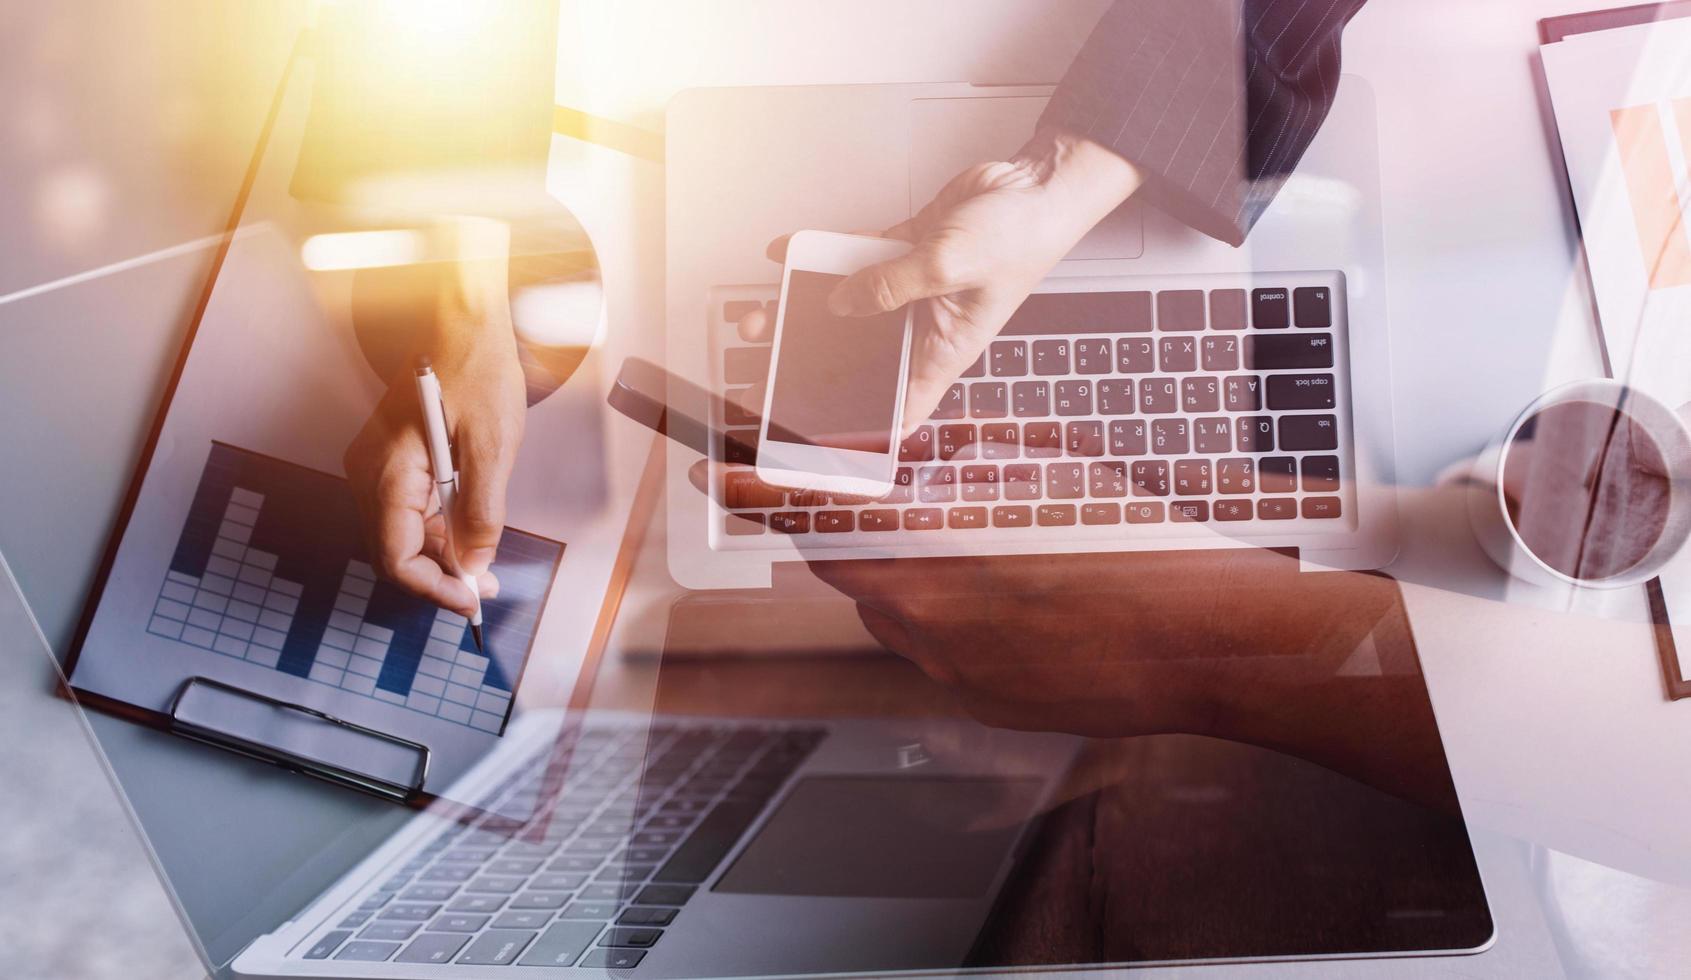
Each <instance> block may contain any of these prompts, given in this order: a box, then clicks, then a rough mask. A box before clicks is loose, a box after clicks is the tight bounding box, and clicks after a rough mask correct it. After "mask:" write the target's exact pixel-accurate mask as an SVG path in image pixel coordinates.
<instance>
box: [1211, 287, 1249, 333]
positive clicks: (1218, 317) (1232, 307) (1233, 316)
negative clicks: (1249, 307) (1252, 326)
mask: <svg viewBox="0 0 1691 980" xmlns="http://www.w3.org/2000/svg"><path fill="white" fill-rule="evenodd" d="M1210 329H1211V330H1243V329H1245V291H1244V290H1243V289H1216V290H1212V291H1211V292H1210Z"/></svg>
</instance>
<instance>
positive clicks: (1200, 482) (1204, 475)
mask: <svg viewBox="0 0 1691 980" xmlns="http://www.w3.org/2000/svg"><path fill="white" fill-rule="evenodd" d="M1210 491H1211V486H1210V463H1209V460H1207V459H1182V460H1178V461H1177V462H1175V464H1174V492H1175V493H1176V494H1178V495H1180V496H1182V497H1207V496H1209V494H1210Z"/></svg>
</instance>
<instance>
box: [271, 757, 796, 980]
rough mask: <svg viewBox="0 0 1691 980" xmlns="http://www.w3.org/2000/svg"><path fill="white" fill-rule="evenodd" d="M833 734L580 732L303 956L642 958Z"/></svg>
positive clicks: (508, 962) (609, 961) (504, 787)
mask: <svg viewBox="0 0 1691 980" xmlns="http://www.w3.org/2000/svg"><path fill="white" fill-rule="evenodd" d="M824 736H825V732H824V731H823V730H822V729H816V728H774V727H770V728H747V727H724V726H714V727H712V726H703V725H699V726H654V727H652V728H650V729H644V728H640V729H636V728H631V727H624V728H595V727H592V726H588V727H586V728H584V729H577V730H573V731H571V732H568V733H566V734H564V735H563V736H561V737H560V738H559V739H558V740H556V741H555V742H554V743H552V744H548V745H547V746H546V747H545V749H544V750H543V751H541V752H539V753H536V754H535V755H534V756H533V757H532V758H530V759H529V760H527V761H525V762H524V763H523V764H522V765H521V766H519V767H517V769H516V770H515V771H514V772H512V773H511V774H510V775H509V776H507V777H506V778H505V779H504V780H502V781H501V782H500V783H499V785H498V786H496V787H495V788H494V789H492V790H491V791H489V792H488V793H487V795H486V797H485V798H484V799H483V800H482V801H481V802H480V803H479V805H478V807H477V810H478V811H479V815H478V816H477V817H476V818H475V819H473V820H470V821H467V822H463V823H458V824H454V825H452V826H451V827H449V828H447V829H446V830H444V831H442V832H440V833H439V834H437V835H435V836H434V837H433V838H432V839H430V840H429V841H428V842H427V843H426V844H424V845H423V846H421V847H420V848H419V849H418V850H416V851H415V852H414V853H413V854H412V855H411V856H410V857H409V858H408V859H407V860H406V861H404V862H403V863H402V864H401V865H400V866H398V867H397V869H396V870H395V871H394V872H393V873H392V874H391V875H389V876H388V877H387V878H386V879H385V880H383V881H381V882H379V883H376V884H375V886H374V887H373V888H372V889H371V890H369V891H368V892H367V893H366V894H363V895H361V896H359V897H358V898H355V899H354V900H353V902H352V903H350V904H349V906H348V907H347V909H346V910H345V911H344V912H342V913H340V915H339V916H338V917H337V918H336V920H335V923H334V924H333V925H332V926H331V927H329V928H327V929H325V930H324V931H323V932H322V933H321V934H319V935H317V936H316V937H314V938H313V939H312V941H311V942H309V943H307V944H302V946H301V947H300V951H299V954H298V955H299V956H301V958H303V959H308V960H322V959H330V958H333V959H337V960H355V961H363V962H388V961H392V962H397V963H434V964H443V963H456V964H462V965H467V966H484V967H493V966H517V967H523V966H530V967H532V966H544V967H554V968H555V967H570V966H579V967H598V968H604V969H632V968H634V967H637V966H639V965H640V961H641V959H642V958H644V957H645V955H646V950H648V949H650V948H651V947H653V946H654V945H656V944H657V943H658V942H659V941H660V940H661V939H662V938H663V935H664V931H665V929H666V928H667V927H668V926H670V925H671V924H672V923H674V922H675V921H676V919H677V917H678V916H680V915H682V914H684V912H685V906H686V905H687V902H688V900H689V899H690V898H692V896H693V894H694V893H695V891H696V890H697V889H698V888H699V887H700V886H702V885H703V884H704V883H705V882H706V881H707V879H709V878H710V876H711V874H712V872H713V871H714V870H715V869H716V867H717V866H718V865H719V864H720V863H721V861H722V859H723V858H724V857H725V856H726V855H727V854H728V852H729V851H730V850H731V849H732V848H733V846H734V844H735V843H736V842H737V841H738V840H739V839H740V837H741V836H742V835H743V834H744V833H745V831H746V829H747V828H748V827H750V826H751V824H752V823H753V822H754V821H755V820H756V819H757V817H758V815H759V814H760V813H762V812H763V810H764V809H765V807H766V806H767V805H768V803H769V801H770V800H771V799H772V798H773V797H774V796H775V794H776V793H777V792H778V791H779V790H780V788H781V786H782V785H783V784H784V783H785V782H786V780H787V778H788V776H790V775H791V774H792V772H793V771H794V770H795V769H797V768H798V766H799V764H800V763H801V762H803V761H804V758H805V757H806V756H807V755H809V754H810V752H811V751H813V750H814V749H815V747H816V746H817V744H818V743H820V742H821V740H822V739H823V737H824Z"/></svg>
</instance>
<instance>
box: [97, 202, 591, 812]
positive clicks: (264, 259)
mask: <svg viewBox="0 0 1691 980" xmlns="http://www.w3.org/2000/svg"><path fill="white" fill-rule="evenodd" d="M380 394H381V385H380V382H379V381H378V379H377V378H376V377H375V374H374V372H372V371H371V370H370V368H369V367H368V366H367V365H366V362H365V359H364V357H363V354H362V353H361V352H360V350H359V347H358V345H357V341H356V339H355V337H354V336H353V335H352V333H351V331H350V329H348V328H347V327H346V326H345V325H343V324H336V323H334V322H332V321H331V320H330V319H329V318H328V317H326V316H325V315H324V314H323V313H322V312H321V310H320V308H319V306H318V303H317V301H316V299H315V297H314V296H312V295H311V293H310V291H309V289H308V287H307V284H306V283H305V282H304V281H303V280H302V278H301V274H300V272H299V270H298V260H297V258H296V257H295V256H294V255H293V254H292V252H291V250H290V249H289V247H288V245H287V244H286V242H285V241H284V240H283V239H282V238H281V236H279V235H277V234H275V233H274V232H271V231H269V230H267V229H265V228H264V227H263V226H260V227H258V228H256V229H249V230H247V231H243V233H242V234H240V235H238V236H236V238H235V240H234V242H233V243H232V244H231V246H230V253H229V255H228V257H227V259H226V260H225V262H224V263H223V269H222V271H221V273H220V275H219V279H218V282H217V285H216V287H215V289H214V291H213V293H212V296H211V299H210V302H209V305H208V307H207V309H206V311H205V314H204V316H203V317H202V318H201V323H200V327H199V329H198V331H197V333H196V335H195V337H194V340H193V346H192V350H191V351H190V353H189V355H188V358H187V362H186V364H185V367H184V369H183V374H182V377H181V379H180V382H179V383H178V386H177V388H176V391H175V393H174V395H173V397H172V400H171V404H170V406H169V409H168V414H167V417H166V420H165V422H164V426H163V429H162V431H161V433H160V436H159V439H158V443H157V446H156V448H155V450H154V453H153V456H152V459H151V461H150V462H149V464H148V467H147V470H146V473H145V475H144V477H143V478H142V482H141V485H140V489H139V496H138V498H137V500H136V503H135V507H134V511H133V513H132V514H131V516H130V518H129V521H128V523H127V525H126V527H125V528H124V529H123V533H122V539H121V541H120V543H119V545H118V547H117V550H116V554H115V559H114V564H113V566H112V569H111V573H110V575H109V576H108V578H107V580H106V583H105V588H104V590H103V592H102V593H101V595H100V597H99V600H98V605H97V607H96V610H95V613H94V616H93V619H92V622H91V625H90V628H89V631H88V633H87V635H86V637H85V639H84V642H83V644H82V647H81V649H80V652H79V654H78V657H77V661H76V664H75V671H74V674H73V676H72V683H73V686H75V687H76V688H77V689H79V690H82V691H86V692H91V693H95V694H100V695H104V696H107V697H110V698H113V699H115V700H118V701H121V702H125V703H128V704H132V705H135V706H137V707H140V708H143V709H147V710H149V711H154V712H165V711H168V710H169V708H170V706H171V704H172V702H173V700H174V699H175V698H176V697H177V695H178V694H179V692H181V691H182V689H183V687H184V684H185V683H186V682H187V681H188V679H190V678H195V677H199V678H205V679H208V680H210V681H213V682H217V683H218V684H221V685H228V686H230V687H233V688H237V689H239V690H240V691H250V692H254V693H256V694H259V695H263V696H265V697H268V698H273V699H276V700H277V701H281V702H285V703H287V704H290V705H301V706H304V707H306V708H309V709H312V710H314V711H320V712H323V713H325V714H328V715H330V716H333V717H335V718H338V719H342V720H344V721H346V722H350V723H353V724H356V725H359V726H363V727H366V728H369V729H373V730H374V731H376V732H381V733H385V734H388V735H392V736H395V737H397V738H400V739H404V740H406V741H409V742H415V743H420V744H422V745H425V746H427V747H428V748H429V751H430V767H429V772H428V782H427V785H426V787H425V788H426V789H427V790H429V791H438V790H439V789H440V788H441V787H443V786H445V785H447V784H449V783H450V782H451V780H452V779H453V778H455V777H456V776H458V775H460V774H461V773H462V772H463V771H464V770H465V769H466V768H467V767H468V766H469V765H471V764H472V763H474V762H475V761H476V760H477V759H478V758H480V757H481V756H482V755H483V754H484V753H485V752H486V751H488V750H489V749H491V747H492V746H493V745H494V744H495V742H496V740H497V739H498V737H499V735H500V734H501V733H502V732H503V731H504V729H505V726H506V724H507V722H508V720H509V719H510V716H511V711H512V706H513V700H514V696H515V694H516V691H517V687H518V684H519V682H520V681H521V678H522V676H523V670H524V667H525V664H526V663H527V661H528V660H529V657H530V653H531V651H533V650H534V649H536V647H537V644H539V643H540V642H542V641H543V640H544V632H545V619H544V617H543V612H544V610H545V608H546V605H547V602H548V598H549V595H550V592H551V589H552V584H553V581H554V579H555V577H556V576H557V574H558V570H559V567H560V564H561V562H562V560H563V556H564V551H565V549H564V545H563V543H562V541H561V540H560V539H561V538H562V536H563V534H562V527H561V524H560V523H559V521H557V520H556V519H555V518H554V516H553V515H552V514H551V512H550V511H549V509H548V508H547V507H546V506H545V504H544V499H543V498H544V495H543V494H534V493H528V494H524V493H521V492H516V493H514V494H513V497H512V500H511V506H510V519H511V523H512V524H513V525H514V526H513V527H511V528H508V529H507V530H506V532H505V534H504V536H503V538H502V539H501V542H500V545H499V549H498V553H497V557H496V559H495V561H494V563H493V571H494V573H495V574H496V575H497V576H498V578H499V581H500V594H499V596H498V597H497V598H495V599H490V600H487V601H486V602H485V604H484V611H483V616H484V620H485V635H486V640H487V651H488V652H487V655H486V656H484V655H482V654H481V653H480V652H478V651H477V650H476V647H475V644H474V641H473V640H472V639H471V638H470V635H469V629H468V623H467V622H466V620H465V619H464V617H462V616H459V615H457V614H456V613H452V612H447V611H445V610H442V609H439V608H436V607H435V606H433V605H431V604H429V603H427V602H425V601H423V600H420V599H417V598H414V597H413V596H411V595H410V594H408V593H406V592H404V591H402V590H400V589H399V588H398V587H397V586H394V585H392V584H391V583H388V582H384V581H382V580H380V579H379V578H378V577H377V576H376V575H375V573H374V570H373V569H372V567H371V565H370V561H369V558H368V555H367V554H366V553H365V551H364V536H363V535H362V533H361V530H360V528H359V525H358V515H357V511H356V508H355V505H354V502H353V498H352V496H351V494H350V492H349V490H348V488H347V485H346V482H345V481H344V480H343V479H342V478H341V477H340V476H339V473H340V470H341V464H340V456H341V453H342V451H343V450H344V448H345V447H346V445H347V444H348V442H349V441H350V440H351V439H352V437H353V435H354V434H355V433H356V432H357V430H358V428H359V427H360V426H361V425H362V424H363V421H364V420H365V419H366V418H368V417H369V415H370V412H371V411H372V410H373V408H374V407H375V404H376V401H377V399H378V397H379V396H380ZM561 401H562V400H561V399H553V400H550V401H549V402H543V403H541V404H540V405H537V406H536V407H535V408H534V409H532V410H531V412H530V417H529V434H530V437H531V439H534V440H535V441H544V439H545V436H546V433H547V432H548V430H549V429H552V428H555V427H558V426H563V425H568V424H569V422H570V419H569V417H568V416H567V415H564V414H560V412H561V409H560V407H559V404H558V403H560V402H561ZM549 406H550V407H549ZM535 455H537V454H525V456H523V457H521V458H519V462H518V470H519V473H518V474H517V475H516V477H515V479H514V480H513V486H514V487H517V488H522V487H524V486H525V485H526V486H534V485H536V484H537V483H538V484H543V483H544V475H543V474H542V475H541V476H540V477H539V478H537V477H536V475H535V474H534V473H532V472H528V473H525V472H523V471H524V469H525V467H526V468H528V469H532V468H533V466H534V463H535V460H534V457H535ZM215 703H216V702H215V701H213V700H209V699H206V700H202V701H201V702H200V703H199V707H200V710H213V706H214V704H215ZM236 713H238V712H237V711H235V710H231V711H230V714H231V716H233V715H234V714H236ZM337 737H338V736H336V735H335V734H333V733H327V734H326V735H325V738H326V739H327V741H324V742H321V743H320V744H322V745H327V744H329V742H332V741H335V740H336V739H337ZM343 741H344V740H343ZM368 744H369V753H370V756H371V757H370V758H369V759H367V760H365V761H366V762H367V763H368V764H369V765H370V766H371V768H372V769H375V768H380V767H381V766H384V765H386V766H388V767H389V768H391V761H392V760H391V758H387V759H383V758H379V756H382V755H383V754H384V753H385V754H387V755H388V756H391V753H392V743H381V742H371V743H368ZM343 751H344V747H343ZM306 754H307V755H309V754H310V752H309V751H308V752H306Z"/></svg>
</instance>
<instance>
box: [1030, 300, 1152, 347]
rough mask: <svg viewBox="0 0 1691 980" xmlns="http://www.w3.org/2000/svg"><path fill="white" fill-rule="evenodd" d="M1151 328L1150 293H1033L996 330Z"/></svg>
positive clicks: (1116, 330)
mask: <svg viewBox="0 0 1691 980" xmlns="http://www.w3.org/2000/svg"><path fill="white" fill-rule="evenodd" d="M1150 329H1151V294H1150V293H1148V292H1139V291H1134V292H1121V293H1102V292H1084V293H1034V294H1033V295H1031V296H1029V297H1028V298H1027V299H1025V300H1023V301H1022V305H1021V306H1020V307H1019V308H1017V310H1016V312H1015V313H1013V314H1011V316H1010V322H1009V323H1007V324H1005V325H1004V329H1003V330H1002V331H1000V333H1002V334H1004V335H1005V336H1027V335H1038V334H1067V333H1075V332H1085V333H1120V332H1125V331H1145V330H1150Z"/></svg>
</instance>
